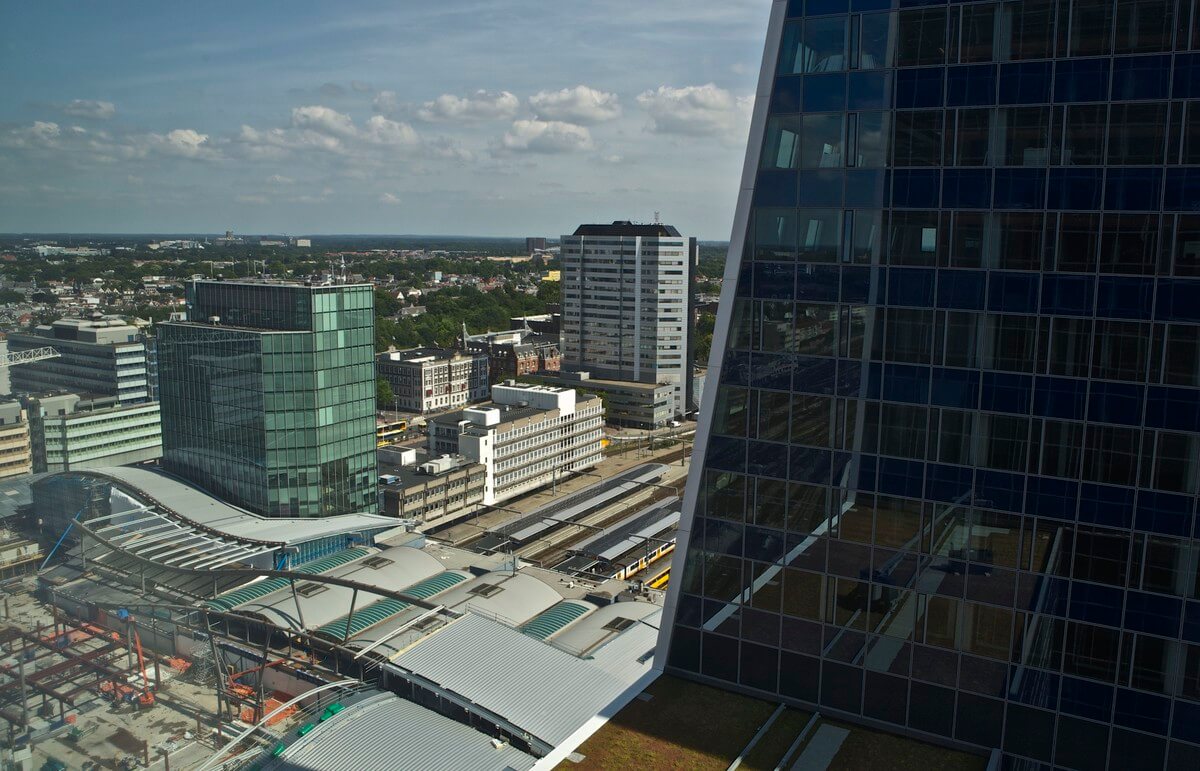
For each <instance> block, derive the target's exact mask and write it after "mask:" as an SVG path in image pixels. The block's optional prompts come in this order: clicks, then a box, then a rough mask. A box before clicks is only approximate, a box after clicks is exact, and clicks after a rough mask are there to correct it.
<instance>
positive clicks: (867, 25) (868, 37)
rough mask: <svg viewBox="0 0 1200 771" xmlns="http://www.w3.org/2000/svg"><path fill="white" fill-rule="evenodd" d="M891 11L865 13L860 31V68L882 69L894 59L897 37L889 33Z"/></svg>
mask: <svg viewBox="0 0 1200 771" xmlns="http://www.w3.org/2000/svg"><path fill="white" fill-rule="evenodd" d="M892 18H893V17H892V14H890V13H865V14H863V15H862V24H861V27H860V32H859V43H858V46H859V50H858V68H859V69H860V70H880V69H884V68H886V67H887V66H888V63H889V62H891V61H892V51H893V47H892V46H891V45H890V43H892V42H894V41H895V38H894V37H892V36H891V35H889V31H890V28H891V25H892Z"/></svg>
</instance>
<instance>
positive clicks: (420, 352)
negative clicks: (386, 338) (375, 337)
mask: <svg viewBox="0 0 1200 771" xmlns="http://www.w3.org/2000/svg"><path fill="white" fill-rule="evenodd" d="M376 374H377V375H378V376H379V377H381V378H383V379H384V380H386V381H387V382H388V385H390V386H391V387H392V393H393V394H394V395H395V402H396V403H395V406H396V408H397V409H402V410H408V411H411V412H421V413H424V412H436V411H441V410H451V409H455V408H457V407H465V406H466V405H468V404H471V403H472V402H478V401H482V400H484V399H486V398H487V396H488V359H487V356H486V355H484V354H482V353H473V352H470V351H454V350H448V349H445V348H413V349H411V350H407V351H393V352H391V353H381V354H379V356H378V358H377V360H376Z"/></svg>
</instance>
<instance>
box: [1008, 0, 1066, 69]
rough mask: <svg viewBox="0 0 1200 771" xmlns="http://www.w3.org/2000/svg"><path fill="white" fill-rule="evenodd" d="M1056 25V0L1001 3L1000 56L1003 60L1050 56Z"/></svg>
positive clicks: (1025, 0) (1026, 0)
mask: <svg viewBox="0 0 1200 771" xmlns="http://www.w3.org/2000/svg"><path fill="white" fill-rule="evenodd" d="M1053 29H1054V0H1024V2H1019V3H1003V4H1001V6H1000V34H999V37H998V38H997V54H998V58H999V59H1000V60H1001V61H1007V60H1010V59H1012V60H1017V59H1046V58H1049V57H1050V55H1051V49H1052V46H1051V41H1052V38H1051V33H1052V31H1053Z"/></svg>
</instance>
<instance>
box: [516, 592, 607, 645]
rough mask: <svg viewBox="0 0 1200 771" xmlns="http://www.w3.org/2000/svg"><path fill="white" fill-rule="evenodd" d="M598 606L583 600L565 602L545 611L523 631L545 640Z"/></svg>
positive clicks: (523, 628)
mask: <svg viewBox="0 0 1200 771" xmlns="http://www.w3.org/2000/svg"><path fill="white" fill-rule="evenodd" d="M595 609H596V606H595V605H593V604H592V603H590V602H583V601H582V600H563V601H562V602H560V603H558V604H557V605H555V606H553V607H551V608H550V609H549V610H546V611H543V612H542V613H541V614H539V615H538V616H536V617H535V618H534V619H533V620H532V621H528V622H526V623H525V625H524V626H522V627H521V631H522V632H524V633H525V634H527V635H529V636H530V637H536V638H537V639H539V640H545V639H546V638H547V637H549V636H550V635H552V634H554V633H555V632H558V631H559V630H561V629H563V628H565V627H567V626H568V625H570V624H571V622H573V621H576V620H577V619H578V618H579V617H580V616H583V615H586V614H587V612H588V611H590V610H595Z"/></svg>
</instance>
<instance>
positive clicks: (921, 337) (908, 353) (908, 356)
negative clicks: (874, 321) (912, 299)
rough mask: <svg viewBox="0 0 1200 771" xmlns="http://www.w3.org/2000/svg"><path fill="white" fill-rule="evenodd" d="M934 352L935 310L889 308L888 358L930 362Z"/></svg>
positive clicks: (916, 362) (909, 362) (920, 362)
mask: <svg viewBox="0 0 1200 771" xmlns="http://www.w3.org/2000/svg"><path fill="white" fill-rule="evenodd" d="M932 354H933V312H932V311H926V310H915V309H908V308H888V309H887V360H888V361H895V362H903V363H908V364H929V363H930V360H931V357H932Z"/></svg>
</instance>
